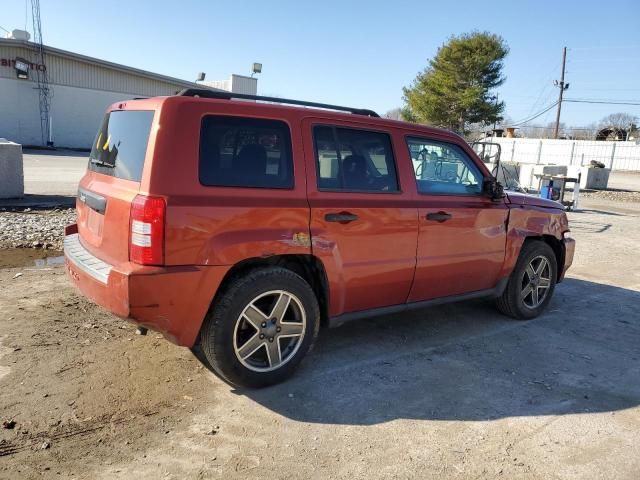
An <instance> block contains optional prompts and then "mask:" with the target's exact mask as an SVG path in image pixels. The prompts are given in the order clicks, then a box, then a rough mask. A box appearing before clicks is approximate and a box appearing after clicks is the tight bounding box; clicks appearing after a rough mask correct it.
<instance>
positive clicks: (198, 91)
mask: <svg viewBox="0 0 640 480" xmlns="http://www.w3.org/2000/svg"><path fill="white" fill-rule="evenodd" d="M177 95H178V96H180V97H202V98H217V99H220V100H231V99H232V98H238V99H242V100H258V101H261V102H273V103H286V104H290V105H302V106H305V107H315V108H326V109H328V110H338V111H341V112H349V113H354V114H356V115H365V116H367V117H380V115H378V114H377V113H376V112H374V111H373V110H368V109H366V108H351V107H341V106H339V105H329V104H328V103H316V102H306V101H304V100H291V99H289V98H278V97H263V96H262V95H247V94H245V93H233V92H221V91H216V90H209V89H206V88H185V89H184V90H181V91H179V92H178V93H177Z"/></svg>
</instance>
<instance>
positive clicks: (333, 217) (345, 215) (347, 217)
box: [324, 212, 358, 223]
mask: <svg viewBox="0 0 640 480" xmlns="http://www.w3.org/2000/svg"><path fill="white" fill-rule="evenodd" d="M324 219H325V220H326V221H327V222H337V223H349V222H353V221H354V220H358V215H354V214H353V213H349V212H340V213H327V214H326V215H325V216H324Z"/></svg>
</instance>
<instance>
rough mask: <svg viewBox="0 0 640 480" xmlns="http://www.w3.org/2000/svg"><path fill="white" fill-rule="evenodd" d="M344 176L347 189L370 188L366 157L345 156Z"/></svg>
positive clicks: (343, 161)
mask: <svg viewBox="0 0 640 480" xmlns="http://www.w3.org/2000/svg"><path fill="white" fill-rule="evenodd" d="M342 178H343V180H344V188H346V189H354V190H368V189H369V188H370V186H369V177H368V175H367V161H366V160H365V158H364V157H363V156H362V155H347V156H346V157H344V160H342Z"/></svg>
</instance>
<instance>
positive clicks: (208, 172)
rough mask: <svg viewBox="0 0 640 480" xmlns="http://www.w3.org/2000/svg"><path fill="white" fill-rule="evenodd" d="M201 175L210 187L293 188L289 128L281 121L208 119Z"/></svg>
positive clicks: (204, 123) (203, 133)
mask: <svg viewBox="0 0 640 480" xmlns="http://www.w3.org/2000/svg"><path fill="white" fill-rule="evenodd" d="M199 176H200V183H202V184H203V185H207V186H220V187H255V188H292V187H293V159H292V155H291V135H290V133H289V127H288V126H287V124H286V123H284V122H281V121H278V120H263V119H255V118H238V117H223V116H213V115H210V116H207V117H205V118H204V119H203V120H202V130H201V134H200V168H199Z"/></svg>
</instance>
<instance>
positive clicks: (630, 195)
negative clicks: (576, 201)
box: [580, 190, 640, 202]
mask: <svg viewBox="0 0 640 480" xmlns="http://www.w3.org/2000/svg"><path fill="white" fill-rule="evenodd" d="M580 197H581V198H587V199H589V200H594V201H597V200H610V201H613V202H640V192H631V191H625V190H591V191H586V192H585V191H581V192H580Z"/></svg>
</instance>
